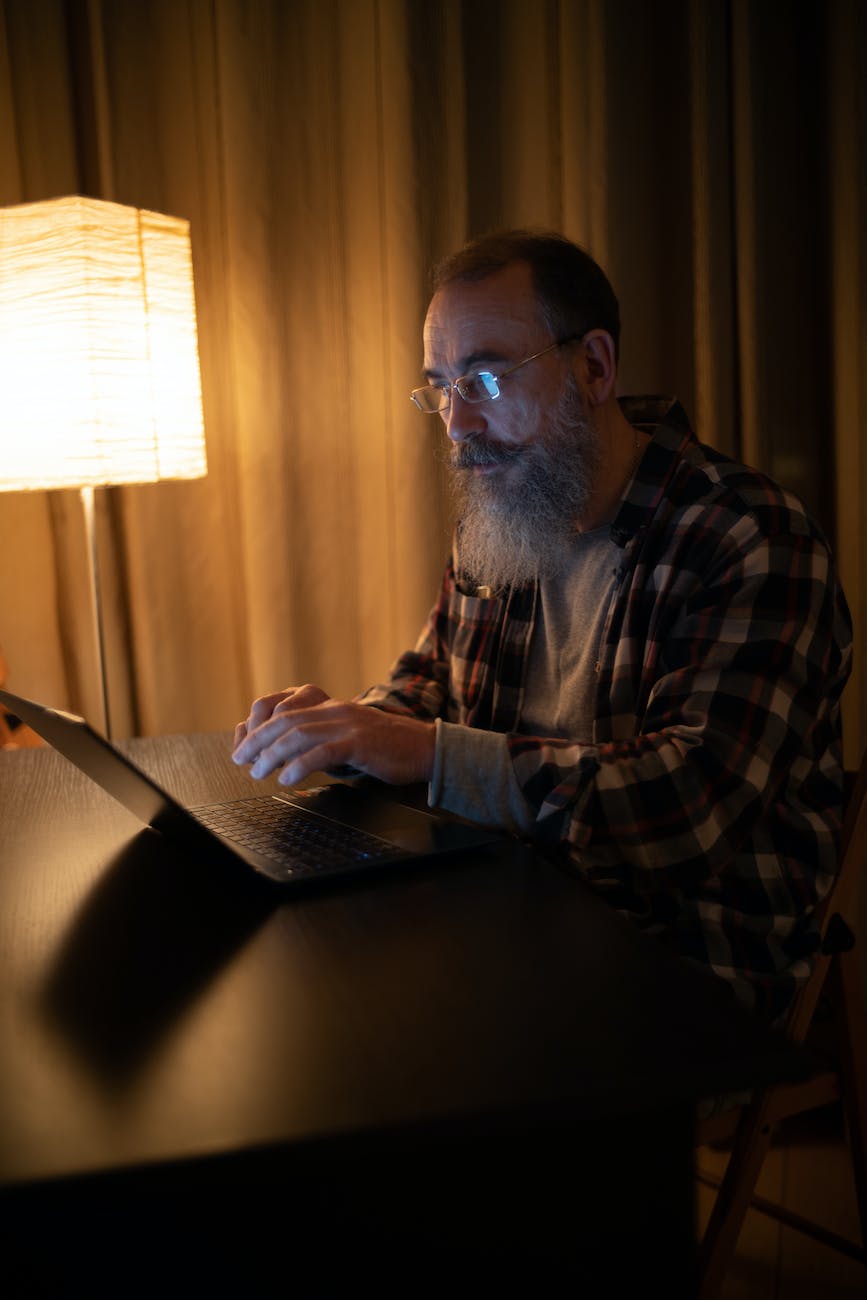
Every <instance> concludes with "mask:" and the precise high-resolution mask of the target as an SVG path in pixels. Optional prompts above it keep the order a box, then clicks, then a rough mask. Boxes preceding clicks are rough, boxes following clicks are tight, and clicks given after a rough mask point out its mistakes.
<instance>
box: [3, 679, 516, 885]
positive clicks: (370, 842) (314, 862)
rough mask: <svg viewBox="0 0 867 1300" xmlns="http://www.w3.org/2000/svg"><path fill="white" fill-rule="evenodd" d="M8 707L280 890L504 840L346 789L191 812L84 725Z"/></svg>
mask: <svg viewBox="0 0 867 1300" xmlns="http://www.w3.org/2000/svg"><path fill="white" fill-rule="evenodd" d="M0 703H2V704H4V705H5V707H6V708H7V709H8V710H9V711H10V712H11V713H12V714H13V715H14V716H15V717H16V718H19V719H20V720H21V721H22V722H25V723H26V724H27V726H28V727H30V728H32V730H33V731H35V732H36V733H37V734H38V735H40V736H41V737H42V738H43V739H44V740H46V741H47V742H48V743H49V744H50V745H51V746H53V748H54V749H57V750H58V751H59V752H60V753H61V754H63V755H65V757H66V758H68V759H69V760H70V762H72V763H74V764H75V765H76V767H79V768H80V769H81V771H82V772H85V773H86V774H87V776H89V777H90V778H91V779H92V780H93V781H95V782H96V783H97V785H99V786H101V787H102V788H103V790H106V791H107V792H108V793H109V794H110V795H113V796H114V798H115V799H117V800H118V802H119V803H122V804H123V805H124V807H126V808H128V809H129V810H130V812H132V813H134V814H135V816H136V817H138V818H139V819H140V820H141V821H142V822H144V823H145V824H146V825H148V826H152V827H153V828H154V829H155V830H157V831H160V832H161V833H162V834H163V835H165V837H166V838H167V839H169V840H171V841H173V842H175V843H177V844H179V845H180V846H182V847H183V848H184V849H186V850H187V851H191V852H194V853H196V854H197V855H200V856H204V855H206V854H210V855H211V856H215V855H217V856H220V857H223V858H225V857H226V856H227V854H228V855H229V856H230V857H231V858H232V859H234V861H235V862H236V863H240V862H243V863H245V864H246V865H247V867H252V868H253V870H254V871H256V872H258V873H259V875H261V876H266V877H267V878H268V879H269V880H272V881H275V882H276V883H278V884H280V885H296V884H302V883H303V884H307V883H309V882H310V881H313V880H317V879H331V878H334V877H335V876H345V875H348V874H358V873H359V872H365V871H370V870H372V869H375V868H382V867H387V866H391V865H393V864H396V863H401V862H411V861H413V860H415V859H428V858H435V857H440V856H441V855H443V854H448V853H455V852H457V851H459V850H462V849H472V848H479V847H481V846H482V845H484V844H490V843H492V842H493V841H495V840H497V839H499V838H500V836H499V834H498V833H497V832H496V831H492V830H488V829H484V828H482V827H477V826H472V825H469V824H467V823H464V822H457V821H448V820H446V819H444V818H442V817H438V816H434V815H432V814H430V813H426V812H422V811H421V810H419V809H416V808H408V807H405V806H404V805H402V804H399V803H397V802H396V801H395V800H391V799H388V798H387V797H385V796H383V795H381V794H380V793H379V791H378V790H371V789H364V788H358V787H356V786H352V785H346V784H340V783H336V784H334V785H326V786H318V787H316V788H313V789H309V790H302V789H299V790H287V791H286V792H285V794H283V793H281V794H279V795H267V794H266V795H252V796H250V797H249V798H242V799H234V800H228V801H226V802H223V803H218V804H209V805H208V806H206V807H203V808H184V807H183V806H182V805H181V804H179V803H178V802H177V801H176V800H175V799H173V798H172V796H171V795H169V794H167V793H166V791H165V790H163V789H162V788H161V787H160V786H159V785H157V784H156V782H155V781H153V780H152V779H151V778H150V777H149V776H147V775H146V773H144V772H143V771H142V770H141V769H140V768H139V767H137V766H136V765H135V763H133V762H132V761H131V760H130V759H128V758H127V757H126V756H125V755H123V754H121V753H120V751H119V750H117V749H116V748H115V747H114V745H112V744H111V742H110V741H108V740H106V739H105V738H104V737H103V736H101V735H100V734H99V733H98V732H97V731H95V730H94V729H93V728H92V727H91V726H90V724H89V723H88V722H86V721H85V719H84V718H79V717H77V716H75V715H74V714H72V713H65V712H63V711H61V710H60V709H52V708H49V707H48V706H47V705H44V704H38V703H36V702H35V701H34V700H26V699H22V698H21V697H20V696H17V695H13V694H11V693H10V692H9V691H5V690H0Z"/></svg>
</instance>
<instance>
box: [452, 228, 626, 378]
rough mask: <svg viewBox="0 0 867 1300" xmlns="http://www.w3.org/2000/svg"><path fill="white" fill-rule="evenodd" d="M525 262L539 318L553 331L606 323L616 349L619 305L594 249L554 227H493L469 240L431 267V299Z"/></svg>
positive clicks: (599, 326) (593, 326) (590, 327)
mask: <svg viewBox="0 0 867 1300" xmlns="http://www.w3.org/2000/svg"><path fill="white" fill-rule="evenodd" d="M520 263H524V264H526V265H527V266H528V268H529V271H530V283H531V287H532V291H533V295H534V297H535V299H536V302H537V305H538V308H539V312H540V316H541V318H542V320H543V321H544V322H545V323H546V324H548V325H549V327H550V328H551V329H552V330H554V331H555V332H564V331H565V332H574V331H575V330H576V329H577V328H578V325H579V323H580V327H581V329H582V331H583V332H584V333H586V332H587V330H590V329H595V328H601V329H605V330H606V331H607V332H608V333H609V334H610V335H611V336H612V338H613V340H614V346H615V353H618V352H619V342H620V308H619V303H618V301H617V296H616V294H615V293H614V289H613V287H612V285H611V282H610V281H609V279H608V276H607V275H606V273H605V272H604V271H603V269H602V267H601V266H600V265H599V263H598V262H597V261H596V260H595V258H594V257H593V255H592V254H591V253H590V252H589V251H588V250H587V249H585V248H582V247H581V245H580V244H576V243H575V242H574V241H573V240H571V239H568V238H567V237H566V236H565V235H562V234H561V233H560V232H559V231H552V230H541V229H534V228H525V229H513V230H498V231H492V232H490V233H489V234H487V235H482V236H480V237H479V238H478V239H473V240H470V241H469V242H468V243H467V244H464V245H463V246H462V247H461V248H459V249H457V250H456V251H455V252H453V253H450V254H448V255H447V256H446V257H444V258H442V259H441V260H440V261H439V262H437V263H436V265H435V266H434V267H433V270H432V272H431V290H432V299H433V298H434V297H436V295H437V293H439V292H441V291H442V290H444V289H446V288H447V287H448V286H449V285H451V284H461V283H463V284H472V283H480V282H482V281H484V280H486V279H489V278H491V277H492V276H494V275H496V274H498V273H499V272H501V271H504V270H506V269H507V268H508V267H510V266H512V265H515V264H520Z"/></svg>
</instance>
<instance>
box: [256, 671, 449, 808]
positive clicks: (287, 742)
mask: <svg viewBox="0 0 867 1300" xmlns="http://www.w3.org/2000/svg"><path fill="white" fill-rule="evenodd" d="M434 745H435V740H434V725H433V723H432V722H422V721H421V720H420V719H419V718H410V717H406V716H405V715H404V714H402V713H385V712H383V710H381V709H374V708H370V707H368V706H367V705H364V704H353V703H351V702H348V701H344V700H332V699H331V698H330V697H329V696H328V695H326V693H325V692H324V691H323V690H320V688H319V687H318V686H311V685H307V686H299V687H295V688H291V689H289V690H285V691H278V692H276V693H275V694H273V695H265V696H263V697H262V698H261V699H258V700H256V701H255V703H254V704H253V706H252V708H251V710H250V716H249V717H248V718H247V719H246V720H245V721H244V722H239V723H238V725H237V727H236V728H235V749H234V753H233V754H232V758H233V760H234V761H235V762H236V763H238V764H242V763H250V764H252V767H251V769H250V772H251V775H252V776H254V777H256V778H261V777H264V776H270V775H271V773H272V772H275V771H277V769H278V768H282V769H283V770H282V771H281V772H280V775H279V776H278V778H277V780H278V781H279V783H280V784H281V785H297V784H298V783H299V781H302V780H303V779H304V777H306V776H309V775H310V773H311V772H318V771H327V770H328V769H329V768H334V767H343V766H349V767H353V768H355V769H356V770H357V771H359V772H365V773H367V775H368V776H375V777H378V778H379V780H381V781H388V782H390V783H391V784H392V785H410V784H412V783H413V782H415V781H429V780H430V779H431V776H432V774H433V761H434Z"/></svg>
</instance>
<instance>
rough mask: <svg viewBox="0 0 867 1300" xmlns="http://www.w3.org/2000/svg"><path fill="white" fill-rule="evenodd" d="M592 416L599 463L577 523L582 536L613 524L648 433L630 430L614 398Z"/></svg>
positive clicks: (630, 426) (629, 425) (636, 466)
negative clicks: (589, 493)
mask: <svg viewBox="0 0 867 1300" xmlns="http://www.w3.org/2000/svg"><path fill="white" fill-rule="evenodd" d="M595 415H596V421H597V426H598V429H599V447H600V460H599V468H598V471H597V474H596V482H595V484H594V487H593V491H592V493H591V496H590V501H589V502H588V505H587V509H586V510H585V511H584V514H583V515H582V516H581V519H580V520H579V521H578V531H579V532H581V533H589V532H590V531H591V530H592V529H594V528H601V527H602V525H603V524H609V523H612V522H613V520H614V519H615V517H616V515H617V511H618V508H619V506H620V502H621V501H622V500H623V497H624V495H625V493H626V489H627V487H628V486H629V484H630V483H631V481H632V478H633V475H634V474H635V471H636V469H637V468H638V462H639V461H640V460H641V456H642V453H643V451H644V449H645V447H646V446H647V442H648V438H647V434H646V433H642V432H641V431H640V430H639V429H635V428H633V426H632V425H631V424H630V423H629V421H628V420H627V419H626V417H625V416H624V415H623V413H622V412H621V410H620V407H619V405H618V403H617V401H616V400H615V399H614V398H612V399H610V400H609V401H608V402H606V403H605V406H604V407H600V408H599V409H598V410H597V411H596V413H595Z"/></svg>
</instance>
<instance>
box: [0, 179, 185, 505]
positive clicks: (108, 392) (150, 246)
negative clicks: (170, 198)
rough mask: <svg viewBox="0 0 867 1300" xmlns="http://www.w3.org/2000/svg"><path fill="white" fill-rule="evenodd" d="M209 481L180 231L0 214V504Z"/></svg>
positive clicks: (38, 212)
mask: <svg viewBox="0 0 867 1300" xmlns="http://www.w3.org/2000/svg"><path fill="white" fill-rule="evenodd" d="M206 472H207V465H206V459H205V442H204V428H203V420H202V398H201V384H200V379H199V357H198V346H197V340H196V314H195V299H194V293H193V268H192V256H191V251H190V237H189V223H188V222H187V221H184V220H181V219H179V218H177V217H168V216H163V215H161V214H160V213H157V212H148V211H144V210H141V209H137V208H130V207H124V206H122V205H121V204H118V203H106V202H103V201H101V200H97V199H86V198H77V197H76V198H61V199H52V200H49V201H47V202H44V203H25V204H21V205H19V206H17V207H11V208H2V209H0V490H6V491H22V490H27V489H45V488H62V487H98V486H103V485H108V484H119V483H152V482H155V481H156V480H158V479H178V478H199V477H201V476H202V475H204V474H205V473H206Z"/></svg>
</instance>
